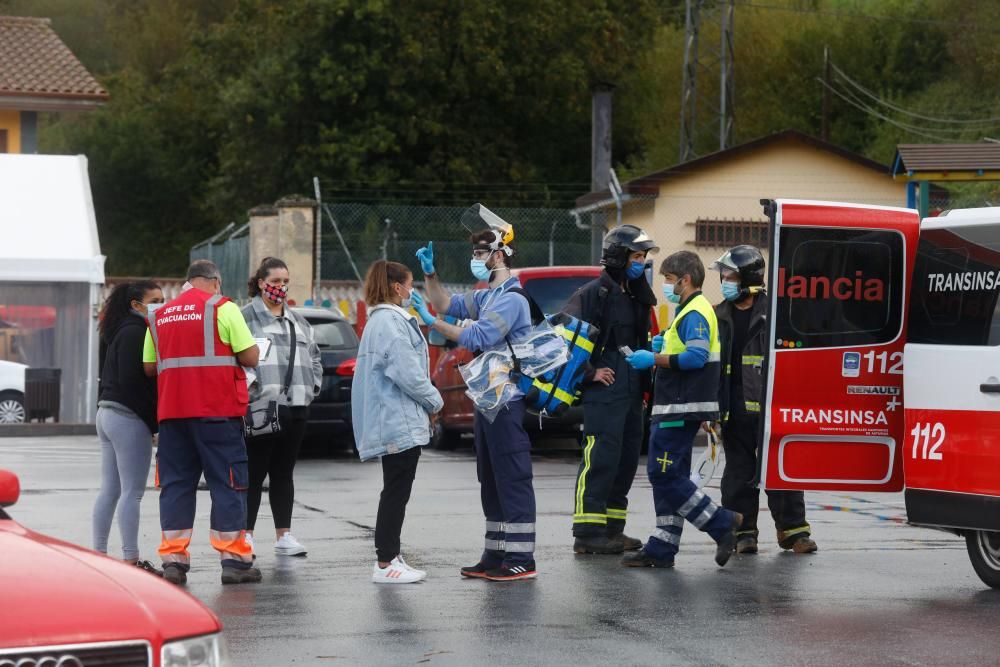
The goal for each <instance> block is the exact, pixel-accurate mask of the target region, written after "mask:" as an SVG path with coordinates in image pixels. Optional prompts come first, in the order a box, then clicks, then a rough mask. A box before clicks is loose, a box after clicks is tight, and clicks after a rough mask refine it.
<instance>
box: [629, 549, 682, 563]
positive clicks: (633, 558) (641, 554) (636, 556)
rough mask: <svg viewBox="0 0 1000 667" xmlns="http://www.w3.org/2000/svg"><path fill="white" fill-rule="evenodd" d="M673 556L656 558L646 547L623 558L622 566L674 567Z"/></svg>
mask: <svg viewBox="0 0 1000 667" xmlns="http://www.w3.org/2000/svg"><path fill="white" fill-rule="evenodd" d="M673 566H674V559H673V558H654V557H653V556H651V555H650V554H649V553H648V552H647V551H646V550H645V549H640V550H639V551H636V552H635V553H631V554H628V555H627V556H625V557H624V558H622V567H673Z"/></svg>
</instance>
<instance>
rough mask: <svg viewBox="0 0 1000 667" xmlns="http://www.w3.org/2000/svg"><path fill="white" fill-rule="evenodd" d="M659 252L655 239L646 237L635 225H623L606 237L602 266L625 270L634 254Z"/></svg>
mask: <svg viewBox="0 0 1000 667" xmlns="http://www.w3.org/2000/svg"><path fill="white" fill-rule="evenodd" d="M659 250H660V249H659V248H658V247H657V245H656V244H655V243H653V239H651V238H649V237H648V236H646V232H644V231H642V230H641V229H639V228H638V227H636V226H635V225H622V226H621V227H615V228H614V229H612V230H611V231H610V232H608V233H607V235H606V236H605V237H604V249H603V252H602V253H601V265H602V266H606V267H608V268H609V269H624V268H625V266H626V265H627V264H628V257H629V255H631V254H632V253H634V252H648V253H651V254H655V253H657V252H659Z"/></svg>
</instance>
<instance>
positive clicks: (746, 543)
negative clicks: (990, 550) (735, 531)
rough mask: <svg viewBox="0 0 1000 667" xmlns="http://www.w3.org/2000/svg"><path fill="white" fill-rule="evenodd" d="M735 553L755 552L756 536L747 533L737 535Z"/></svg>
mask: <svg viewBox="0 0 1000 667" xmlns="http://www.w3.org/2000/svg"><path fill="white" fill-rule="evenodd" d="M736 553H738V554H755V553H757V538H756V537H755V536H753V535H751V534H749V533H747V534H745V535H738V536H737V538H736Z"/></svg>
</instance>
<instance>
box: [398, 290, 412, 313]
mask: <svg viewBox="0 0 1000 667" xmlns="http://www.w3.org/2000/svg"><path fill="white" fill-rule="evenodd" d="M412 305H413V290H412V289H411V290H410V291H409V292H407V293H406V296H404V297H402V301H400V302H399V306H400V308H404V309H409V308H410V306H412Z"/></svg>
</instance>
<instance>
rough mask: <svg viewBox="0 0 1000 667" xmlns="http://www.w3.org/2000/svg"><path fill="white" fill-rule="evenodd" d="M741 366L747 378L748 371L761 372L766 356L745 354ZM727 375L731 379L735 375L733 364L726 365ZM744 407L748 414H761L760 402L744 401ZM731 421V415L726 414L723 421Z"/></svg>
mask: <svg viewBox="0 0 1000 667" xmlns="http://www.w3.org/2000/svg"><path fill="white" fill-rule="evenodd" d="M740 365H741V366H742V368H743V373H744V376H743V377H746V372H747V370H751V371H756V372H758V373H759V372H760V368H761V366H763V365H764V356H763V355H760V354H744V355H743V356H742V358H741V360H740ZM725 373H726V376H727V377H731V376H732V374H733V366H732V364H728V363H727V364H726V367H725ZM743 406H744V408H745V409H746V411H747V412H748V413H751V414H755V413H758V412H760V403H759V402H758V401H748V400H744V401H743ZM728 419H729V414H728V413H726V414H725V415H723V416H722V421H726V420H728Z"/></svg>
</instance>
